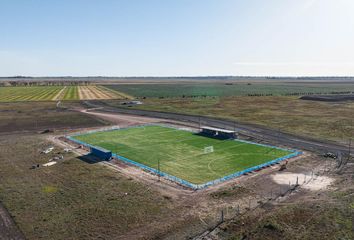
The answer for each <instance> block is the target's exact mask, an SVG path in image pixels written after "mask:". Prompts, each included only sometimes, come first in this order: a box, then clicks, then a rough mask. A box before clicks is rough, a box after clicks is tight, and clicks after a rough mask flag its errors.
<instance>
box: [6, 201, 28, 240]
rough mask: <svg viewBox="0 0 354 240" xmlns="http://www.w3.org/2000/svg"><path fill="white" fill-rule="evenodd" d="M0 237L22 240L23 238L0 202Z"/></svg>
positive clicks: (9, 239)
mask: <svg viewBox="0 0 354 240" xmlns="http://www.w3.org/2000/svg"><path fill="white" fill-rule="evenodd" d="M0 239H4V240H5V239H8V240H22V239H25V237H24V236H23V234H22V233H21V231H20V230H19V229H18V228H17V226H16V224H15V222H14V221H13V220H12V217H11V216H10V214H9V213H8V211H7V210H6V209H5V207H4V206H2V204H1V203H0Z"/></svg>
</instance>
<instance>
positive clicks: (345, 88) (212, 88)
mask: <svg viewBox="0 0 354 240" xmlns="http://www.w3.org/2000/svg"><path fill="white" fill-rule="evenodd" d="M106 87H108V88H111V89H114V90H118V91H121V92H124V93H127V94H129V95H132V96H135V97H165V98H167V97H182V96H185V97H191V96H219V97H224V96H247V95H275V96H279V95H305V94H311V93H312V94H313V93H315V94H328V93H333V92H338V93H339V92H350V91H354V84H350V83H336V84H328V83H321V84H318V83H296V84H293V83H252V84H247V83H233V84H230V83H229V84H225V83H171V84H117V85H107V86H106Z"/></svg>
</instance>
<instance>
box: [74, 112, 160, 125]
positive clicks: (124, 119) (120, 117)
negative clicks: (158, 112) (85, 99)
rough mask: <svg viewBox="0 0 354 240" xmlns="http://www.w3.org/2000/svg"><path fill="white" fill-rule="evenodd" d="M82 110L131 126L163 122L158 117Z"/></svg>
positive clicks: (114, 122)
mask: <svg viewBox="0 0 354 240" xmlns="http://www.w3.org/2000/svg"><path fill="white" fill-rule="evenodd" d="M80 112H82V113H86V114H90V115H94V116H96V117H98V118H101V119H103V120H107V121H109V122H111V123H113V124H118V125H120V126H131V125H136V124H144V123H156V122H161V119H158V118H149V117H139V116H131V115H125V114H115V113H101V112H96V111H94V110H93V111H92V110H91V111H88V110H80Z"/></svg>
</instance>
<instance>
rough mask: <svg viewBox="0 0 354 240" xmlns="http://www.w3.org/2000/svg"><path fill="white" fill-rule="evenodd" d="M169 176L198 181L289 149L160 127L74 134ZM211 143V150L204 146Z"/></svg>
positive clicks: (261, 161)
mask: <svg viewBox="0 0 354 240" xmlns="http://www.w3.org/2000/svg"><path fill="white" fill-rule="evenodd" d="M74 138H75V139H77V140H80V141H83V142H86V143H89V144H91V145H95V146H99V147H103V148H105V149H108V150H111V151H112V152H113V153H116V154H118V155H120V156H123V157H126V158H128V159H130V160H133V161H135V162H138V163H142V164H144V165H146V166H149V167H152V168H155V169H157V167H158V160H160V170H161V171H163V172H165V173H168V174H170V175H173V176H176V177H179V178H181V179H184V180H187V181H189V182H191V183H194V184H202V183H206V182H208V181H211V180H215V179H218V178H221V177H223V176H227V175H230V174H232V173H235V172H238V171H241V170H244V169H247V168H249V167H253V166H257V165H259V164H262V163H265V162H269V161H271V160H274V159H276V158H279V157H283V156H286V155H288V154H290V151H285V150H280V149H275V148H271V147H265V146H259V145H254V144H249V143H244V142H240V141H234V140H219V139H214V138H209V137H203V136H200V135H197V134H195V133H193V132H189V131H184V130H177V129H173V128H168V127H161V126H144V127H136V128H127V129H121V130H113V131H106V132H95V133H89V134H84V135H80V136H76V137H74ZM209 146H213V149H214V151H213V152H209V153H208V152H207V153H206V152H205V147H209Z"/></svg>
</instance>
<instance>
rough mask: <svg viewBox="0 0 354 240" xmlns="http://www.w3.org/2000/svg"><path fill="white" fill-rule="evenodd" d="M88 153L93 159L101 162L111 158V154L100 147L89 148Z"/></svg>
mask: <svg viewBox="0 0 354 240" xmlns="http://www.w3.org/2000/svg"><path fill="white" fill-rule="evenodd" d="M90 152H91V154H92V155H94V156H95V157H98V158H99V159H102V160H109V159H110V158H111V157H112V152H111V151H109V150H106V149H104V148H100V147H91V148H90Z"/></svg>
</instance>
